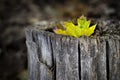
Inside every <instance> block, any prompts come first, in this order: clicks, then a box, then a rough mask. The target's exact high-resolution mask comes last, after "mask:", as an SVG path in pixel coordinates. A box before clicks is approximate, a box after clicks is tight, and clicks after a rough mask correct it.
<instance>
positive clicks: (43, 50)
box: [26, 25, 120, 80]
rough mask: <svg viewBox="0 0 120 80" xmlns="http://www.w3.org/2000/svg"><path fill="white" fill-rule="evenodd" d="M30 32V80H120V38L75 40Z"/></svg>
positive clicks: (40, 30)
mask: <svg viewBox="0 0 120 80" xmlns="http://www.w3.org/2000/svg"><path fill="white" fill-rule="evenodd" d="M40 27H41V28H40V29H39V28H38V27H32V28H27V29H26V44H27V49H28V73H29V80H120V36H119V35H118V37H115V36H114V35H112V36H97V37H93V38H91V37H80V38H73V37H68V36H62V35H57V34H54V33H52V32H49V31H45V29H47V28H48V27H49V25H46V26H45V28H44V27H42V26H40Z"/></svg>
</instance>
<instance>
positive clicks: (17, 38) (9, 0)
mask: <svg viewBox="0 0 120 80" xmlns="http://www.w3.org/2000/svg"><path fill="white" fill-rule="evenodd" d="M119 3H120V0H115V1H114V0H0V80H27V49H26V45H25V34H24V28H25V27H27V26H28V25H32V24H36V23H38V22H39V21H42V20H56V19H72V18H77V17H80V16H81V15H86V16H87V17H88V18H97V19H99V18H107V19H117V20H119V19H120V4H119Z"/></svg>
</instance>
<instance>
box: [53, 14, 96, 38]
mask: <svg viewBox="0 0 120 80" xmlns="http://www.w3.org/2000/svg"><path fill="white" fill-rule="evenodd" d="M90 23H91V21H90V20H88V21H87V19H86V17H84V16H81V17H80V18H78V19H77V25H75V24H73V23H72V22H64V24H63V28H64V29H62V28H59V26H57V29H54V30H53V31H54V32H55V33H56V34H61V35H68V36H74V37H76V38H78V37H80V36H83V35H85V36H90V35H91V34H93V33H94V30H95V28H96V24H95V25H93V26H91V27H89V26H90Z"/></svg>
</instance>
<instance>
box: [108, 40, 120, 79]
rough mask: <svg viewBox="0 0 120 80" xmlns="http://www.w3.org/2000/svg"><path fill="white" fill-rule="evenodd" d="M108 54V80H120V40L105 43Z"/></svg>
mask: <svg viewBox="0 0 120 80" xmlns="http://www.w3.org/2000/svg"><path fill="white" fill-rule="evenodd" d="M107 54H108V59H109V61H108V67H109V68H108V69H109V73H108V76H109V77H108V78H109V80H120V40H116V39H111V38H110V39H109V40H108V43H107Z"/></svg>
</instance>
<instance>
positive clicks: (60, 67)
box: [53, 37, 79, 80]
mask: <svg viewBox="0 0 120 80" xmlns="http://www.w3.org/2000/svg"><path fill="white" fill-rule="evenodd" d="M70 44H71V45H70ZM53 46H54V47H55V48H54V50H53V52H55V54H56V55H55V57H56V80H79V66H78V41H77V40H74V39H69V38H68V37H67V38H66V37H64V38H60V37H57V38H56V40H55V42H54V43H53Z"/></svg>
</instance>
